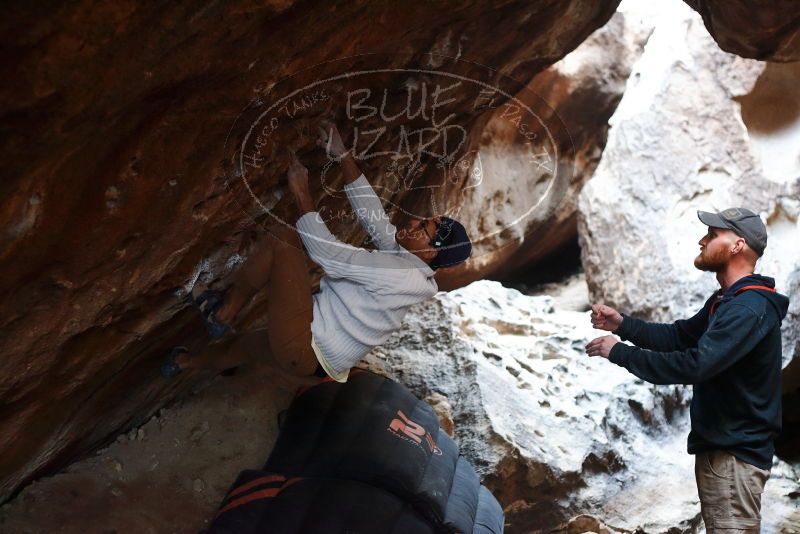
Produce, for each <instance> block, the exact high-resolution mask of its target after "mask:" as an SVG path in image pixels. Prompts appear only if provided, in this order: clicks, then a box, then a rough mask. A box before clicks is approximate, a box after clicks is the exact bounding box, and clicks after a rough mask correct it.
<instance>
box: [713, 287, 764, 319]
mask: <svg viewBox="0 0 800 534" xmlns="http://www.w3.org/2000/svg"><path fill="white" fill-rule="evenodd" d="M750 289H761V290H762V291H771V292H772V293H776V292H777V291H776V290H775V288H774V287H767V286H744V287H740V288H739V289H737V290H736V293H734V296H735V295H738V294H739V293H742V292H743V291H748V290H750ZM720 302H721V300H719V299H717V300H715V301H714V302H712V303H711V309H710V310H709V312H708V316H709V317H711V316H712V315H714V312H715V311H717V306H718V305H719V303H720Z"/></svg>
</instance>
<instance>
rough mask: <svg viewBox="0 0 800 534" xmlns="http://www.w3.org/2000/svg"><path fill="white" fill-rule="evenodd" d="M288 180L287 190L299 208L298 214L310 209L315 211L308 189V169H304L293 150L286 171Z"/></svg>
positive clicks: (303, 213)
mask: <svg viewBox="0 0 800 534" xmlns="http://www.w3.org/2000/svg"><path fill="white" fill-rule="evenodd" d="M286 177H287V179H288V181H289V191H290V192H291V193H292V196H293V197H294V200H295V202H296V203H297V207H298V208H300V215H301V216H302V215H305V214H306V213H308V212H310V211H316V206H314V200H313V199H312V198H311V192H310V191H309V189H308V169H306V168H305V167H304V166H303V164H302V163H300V160H298V159H297V156H296V155H295V153H294V152H292V153H291V156H290V159H289V168H288V169H287V171H286Z"/></svg>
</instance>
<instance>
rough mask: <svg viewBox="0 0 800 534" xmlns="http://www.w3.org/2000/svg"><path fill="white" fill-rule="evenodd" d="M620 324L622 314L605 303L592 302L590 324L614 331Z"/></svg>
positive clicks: (600, 328) (597, 327) (599, 328)
mask: <svg viewBox="0 0 800 534" xmlns="http://www.w3.org/2000/svg"><path fill="white" fill-rule="evenodd" d="M621 324H622V314H620V313H619V312H618V311H617V310H615V309H614V308H612V307H610V306H606V305H605V304H592V326H593V327H594V328H596V329H598V330H607V331H608V332H614V331H615V330H616V329H617V328H619V325H621Z"/></svg>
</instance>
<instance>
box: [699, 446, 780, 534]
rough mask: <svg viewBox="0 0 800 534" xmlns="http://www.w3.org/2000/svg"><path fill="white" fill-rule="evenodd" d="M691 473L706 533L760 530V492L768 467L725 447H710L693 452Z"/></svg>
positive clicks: (719, 533) (729, 533) (718, 533)
mask: <svg viewBox="0 0 800 534" xmlns="http://www.w3.org/2000/svg"><path fill="white" fill-rule="evenodd" d="M694 474H695V478H696V479H697V493H698V494H699V495H700V512H701V514H702V516H703V521H704V522H705V524H706V532H707V533H708V534H715V533H716V534H723V533H724V534H739V533H747V534H751V533H758V532H760V530H761V493H762V492H763V491H764V484H766V482H767V479H768V478H769V471H766V470H764V469H759V468H758V467H755V466H753V465H750V464H748V463H746V462H743V461H742V460H740V459H738V458H736V457H735V456H733V455H732V454H730V453H727V452H725V451H710V452H704V453H700V454H697V455H696V456H695V463H694Z"/></svg>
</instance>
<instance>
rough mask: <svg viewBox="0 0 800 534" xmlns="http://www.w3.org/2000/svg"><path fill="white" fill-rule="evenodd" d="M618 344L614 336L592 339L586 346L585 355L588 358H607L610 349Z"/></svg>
mask: <svg viewBox="0 0 800 534" xmlns="http://www.w3.org/2000/svg"><path fill="white" fill-rule="evenodd" d="M617 343H619V341H617V338H615V337H614V336H603V337H598V338H597V339H593V340H591V341H590V342H589V344H588V345H586V354H588V355H589V356H602V357H603V358H608V355H609V353H610V352H611V349H612V348H614V345H616V344H617Z"/></svg>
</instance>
